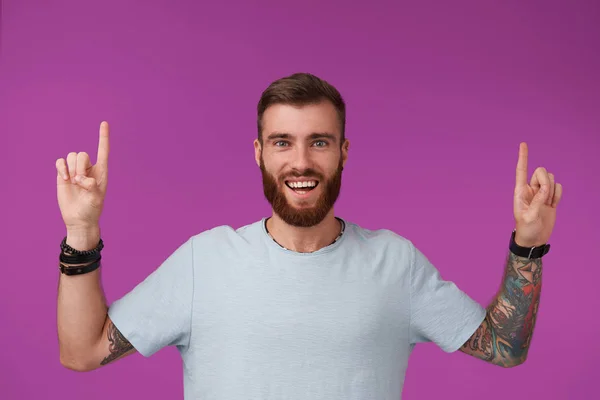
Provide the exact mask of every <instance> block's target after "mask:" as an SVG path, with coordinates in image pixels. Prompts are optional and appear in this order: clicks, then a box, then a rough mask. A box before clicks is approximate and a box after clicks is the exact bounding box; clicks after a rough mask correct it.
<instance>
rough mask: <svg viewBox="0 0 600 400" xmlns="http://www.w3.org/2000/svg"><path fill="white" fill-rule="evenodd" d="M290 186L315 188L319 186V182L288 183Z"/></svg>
mask: <svg viewBox="0 0 600 400" xmlns="http://www.w3.org/2000/svg"><path fill="white" fill-rule="evenodd" d="M288 185H289V186H290V187H293V188H303V187H315V186H317V181H304V182H288Z"/></svg>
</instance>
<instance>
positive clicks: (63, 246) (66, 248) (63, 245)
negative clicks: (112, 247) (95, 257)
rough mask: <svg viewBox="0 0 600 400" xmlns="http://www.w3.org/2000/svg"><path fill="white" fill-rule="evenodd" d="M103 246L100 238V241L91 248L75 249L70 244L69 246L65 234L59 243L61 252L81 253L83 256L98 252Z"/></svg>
mask: <svg viewBox="0 0 600 400" xmlns="http://www.w3.org/2000/svg"><path fill="white" fill-rule="evenodd" d="M103 248H104V242H103V241H102V239H100V241H99V242H98V245H97V246H96V247H95V248H93V249H91V250H75V249H74V248H72V247H71V246H69V245H68V244H67V237H66V236H65V238H64V239H63V240H62V242H61V243H60V249H61V251H62V252H66V253H70V254H78V255H83V256H87V255H90V254H95V253H99V252H100V250H102V249H103Z"/></svg>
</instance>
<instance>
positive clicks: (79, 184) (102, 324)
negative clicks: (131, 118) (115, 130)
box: [56, 123, 135, 371]
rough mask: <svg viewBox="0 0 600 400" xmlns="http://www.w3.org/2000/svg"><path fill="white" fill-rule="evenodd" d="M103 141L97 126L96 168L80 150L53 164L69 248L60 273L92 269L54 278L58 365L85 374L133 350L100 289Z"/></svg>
mask: <svg viewBox="0 0 600 400" xmlns="http://www.w3.org/2000/svg"><path fill="white" fill-rule="evenodd" d="M108 138H109V131H108V124H106V123H102V124H101V125H100V138H99V144H98V159H97V163H96V164H95V165H91V164H90V159H89V156H88V155H87V153H84V152H81V153H73V152H72V153H69V154H68V156H67V158H66V160H65V159H64V158H61V159H58V160H57V162H56V169H57V197H58V203H59V207H60V211H61V215H62V218H63V220H64V222H65V226H66V230H67V235H66V241H65V243H66V245H67V246H69V247H65V249H64V250H62V249H61V253H62V254H63V255H62V258H61V262H60V264H61V265H62V267H63V268H68V270H65V272H69V271H73V270H75V271H76V270H77V269H78V268H81V269H84V270H85V268H86V267H89V268H90V269H92V271H91V272H86V273H74V274H70V273H62V272H61V273H60V277H59V285H58V299H57V328H58V341H59V348H60V362H61V363H62V365H64V366H65V367H67V368H69V369H73V370H76V371H89V370H92V369H95V368H98V367H100V366H102V365H106V364H108V363H110V362H112V361H114V360H117V359H120V358H122V357H124V356H125V355H128V354H131V353H133V352H135V350H134V349H133V347H132V346H131V344H129V343H128V342H127V341H126V340H125V339H124V338H123V336H122V335H121V334H120V332H119V331H118V330H117V329H116V327H115V326H114V325H113V324H112V322H111V321H110V319H109V318H108V314H107V305H106V300H105V296H104V293H103V290H102V287H101V279H100V271H101V268H100V266H101V262H102V261H101V259H99V255H100V251H99V250H98V245H99V243H100V238H101V237H100V236H101V235H100V228H99V218H100V214H101V212H102V208H103V204H104V197H105V194H106V186H107V178H108V152H109V144H108ZM94 249H96V251H93V250H94ZM100 250H101V249H100ZM85 251H93V252H92V254H91V255H90V256H87V258H88V260H86V259H85V258H84V257H83V256H76V254H77V253H76V252H85ZM64 257H67V258H66V259H65V258H64ZM78 260H79V262H78ZM94 268H95V269H94Z"/></svg>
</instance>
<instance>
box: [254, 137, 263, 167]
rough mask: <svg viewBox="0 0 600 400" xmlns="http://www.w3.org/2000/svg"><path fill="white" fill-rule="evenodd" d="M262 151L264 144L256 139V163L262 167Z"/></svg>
mask: <svg viewBox="0 0 600 400" xmlns="http://www.w3.org/2000/svg"><path fill="white" fill-rule="evenodd" d="M261 152H262V146H261V145H260V142H259V141H258V139H254V160H255V161H256V165H258V166H259V167H260V153H261Z"/></svg>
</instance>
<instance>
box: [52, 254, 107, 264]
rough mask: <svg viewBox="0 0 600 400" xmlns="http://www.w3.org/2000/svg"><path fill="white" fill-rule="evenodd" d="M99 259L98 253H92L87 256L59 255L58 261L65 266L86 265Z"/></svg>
mask: <svg viewBox="0 0 600 400" xmlns="http://www.w3.org/2000/svg"><path fill="white" fill-rule="evenodd" d="M98 257H100V253H93V254H87V255H83V254H82V255H79V254H77V255H71V254H65V253H60V256H59V260H60V262H63V263H65V264H86V263H89V262H90V261H96V260H97V259H98Z"/></svg>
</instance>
